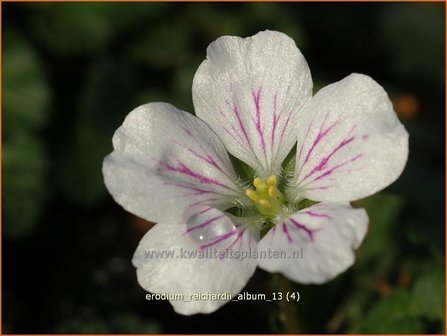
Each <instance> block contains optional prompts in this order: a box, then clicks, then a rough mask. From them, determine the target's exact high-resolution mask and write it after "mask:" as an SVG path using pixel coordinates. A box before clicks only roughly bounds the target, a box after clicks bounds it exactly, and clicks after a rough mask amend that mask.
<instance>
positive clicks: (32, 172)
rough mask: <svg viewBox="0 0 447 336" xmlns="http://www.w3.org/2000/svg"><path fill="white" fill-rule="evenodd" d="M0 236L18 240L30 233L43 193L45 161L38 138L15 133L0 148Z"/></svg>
mask: <svg viewBox="0 0 447 336" xmlns="http://www.w3.org/2000/svg"><path fill="white" fill-rule="evenodd" d="M2 166H3V174H4V175H3V176H4V179H3V209H4V218H3V220H4V222H3V223H4V224H3V233H4V234H5V236H7V237H10V238H21V237H24V236H27V235H28V234H30V233H31V232H32V229H33V227H34V225H35V224H36V221H37V219H38V217H39V215H40V214H41V211H42V209H41V207H42V203H43V202H44V200H45V198H46V194H47V189H46V184H45V173H46V168H47V159H46V155H45V152H44V148H43V146H42V144H41V142H40V141H39V139H38V138H36V137H33V136H32V135H29V134H27V133H17V134H15V135H14V137H13V138H10V139H9V140H8V142H7V143H5V144H4V145H3V162H2Z"/></svg>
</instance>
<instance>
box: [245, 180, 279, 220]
mask: <svg viewBox="0 0 447 336" xmlns="http://www.w3.org/2000/svg"><path fill="white" fill-rule="evenodd" d="M253 185H254V189H247V190H246V191H245V194H246V195H247V196H248V197H249V198H250V200H251V201H252V202H253V205H254V206H255V208H256V209H257V211H258V212H259V213H260V214H261V215H262V216H264V217H265V218H267V219H269V220H271V219H273V218H275V216H277V215H278V214H279V213H280V212H282V211H283V208H284V203H283V202H284V201H285V198H284V195H283V194H282V193H281V191H279V189H278V187H277V180H276V177H275V176H274V175H271V176H269V177H268V178H267V179H265V180H264V179H261V178H259V177H257V178H255V179H254V180H253Z"/></svg>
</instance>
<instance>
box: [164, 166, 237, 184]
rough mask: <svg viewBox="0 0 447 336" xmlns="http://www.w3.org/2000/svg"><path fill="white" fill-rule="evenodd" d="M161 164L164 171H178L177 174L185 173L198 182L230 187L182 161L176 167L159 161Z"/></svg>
mask: <svg viewBox="0 0 447 336" xmlns="http://www.w3.org/2000/svg"><path fill="white" fill-rule="evenodd" d="M161 165H162V167H163V168H164V169H165V170H166V171H169V172H173V173H179V174H182V175H185V176H189V177H192V178H193V179H195V180H196V181H198V182H199V183H202V184H213V185H218V186H221V187H223V188H226V189H230V190H231V188H230V187H228V186H226V185H225V184H223V183H221V182H219V181H217V180H215V179H212V178H209V177H206V176H204V175H201V174H199V173H197V172H194V171H192V170H191V169H190V168H189V167H187V166H186V165H184V164H183V163H180V164H179V166H177V167H175V166H172V165H170V164H168V163H165V162H161Z"/></svg>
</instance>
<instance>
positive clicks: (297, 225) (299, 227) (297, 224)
mask: <svg viewBox="0 0 447 336" xmlns="http://www.w3.org/2000/svg"><path fill="white" fill-rule="evenodd" d="M289 219H290V221H291V222H292V224H293V225H294V226H295V227H296V228H297V229H299V230H304V231H305V232H306V233H307V235H308V236H309V239H310V240H311V241H313V240H314V233H315V232H316V231H317V230H311V229H309V228H307V227H306V226H305V225H303V224H300V223H298V222H297V221H296V220H295V219H293V218H289Z"/></svg>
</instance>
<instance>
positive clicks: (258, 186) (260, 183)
mask: <svg viewBox="0 0 447 336" xmlns="http://www.w3.org/2000/svg"><path fill="white" fill-rule="evenodd" d="M253 185H254V186H255V187H256V189H262V188H265V182H264V181H263V180H262V179H260V178H259V177H257V178H255V179H254V180H253Z"/></svg>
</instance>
